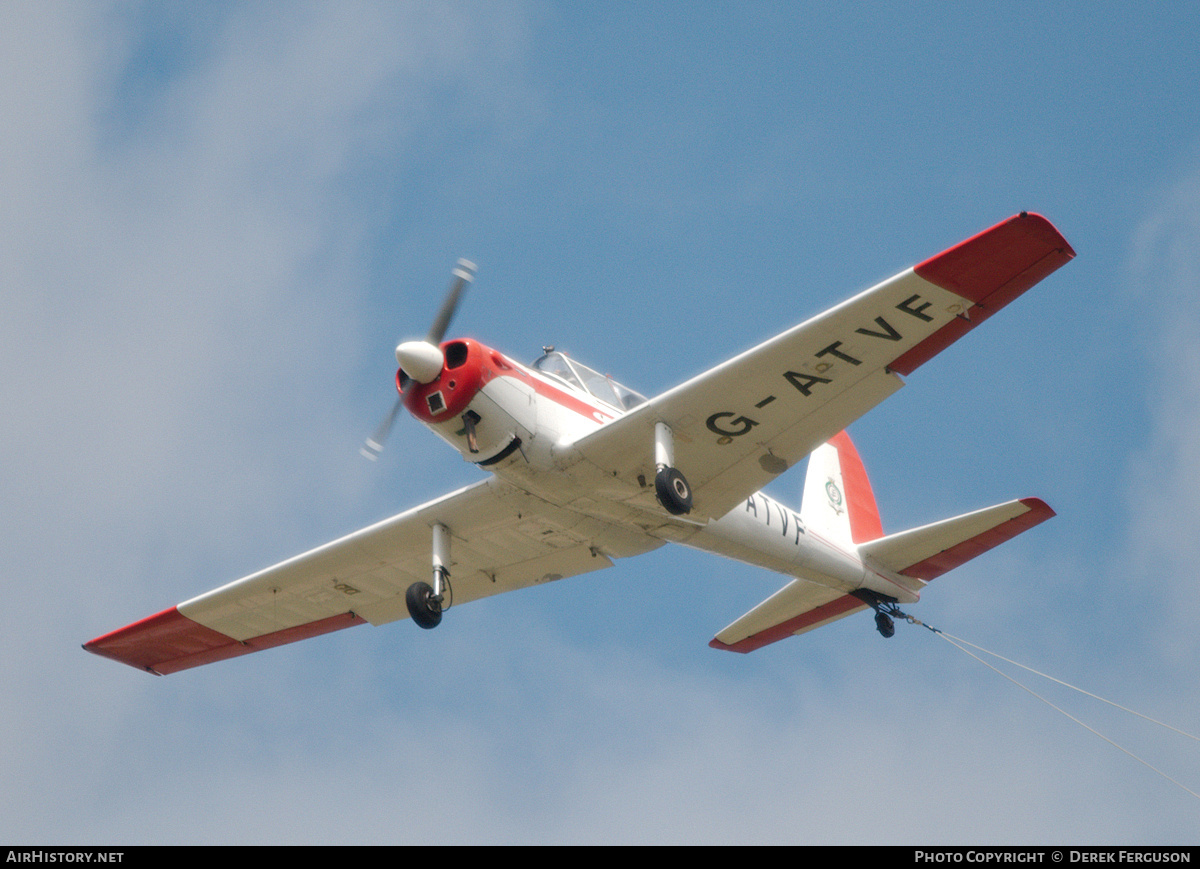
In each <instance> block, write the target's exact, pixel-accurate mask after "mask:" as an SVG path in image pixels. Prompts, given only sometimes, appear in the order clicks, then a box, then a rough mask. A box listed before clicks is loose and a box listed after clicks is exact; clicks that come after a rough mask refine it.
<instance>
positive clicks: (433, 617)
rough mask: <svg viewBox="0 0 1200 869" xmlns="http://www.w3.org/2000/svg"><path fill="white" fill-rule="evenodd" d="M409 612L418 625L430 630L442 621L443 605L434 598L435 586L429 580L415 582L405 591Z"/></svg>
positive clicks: (405, 600) (405, 601)
mask: <svg viewBox="0 0 1200 869" xmlns="http://www.w3.org/2000/svg"><path fill="white" fill-rule="evenodd" d="M404 603H405V604H407V605H408V614H409V616H410V617H411V618H412V620H413V621H414V622H416V623H417V627H421V628H424V629H425V630H427V631H428V630H430V629H432V628H436V627H437V626H438V625H440V624H441V623H442V605H441V604H440V603H439V602H438V601H435V600H434V599H433V586H431V585H430V584H429V583H427V582H414V583H413V584H412V585H410V586H409V587H408V591H406V592H405V593H404Z"/></svg>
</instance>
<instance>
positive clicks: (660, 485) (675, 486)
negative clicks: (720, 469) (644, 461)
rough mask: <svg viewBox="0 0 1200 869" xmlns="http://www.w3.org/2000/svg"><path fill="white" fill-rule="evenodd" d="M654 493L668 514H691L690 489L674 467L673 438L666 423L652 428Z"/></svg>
mask: <svg viewBox="0 0 1200 869" xmlns="http://www.w3.org/2000/svg"><path fill="white" fill-rule="evenodd" d="M654 466H655V468H656V471H655V474H654V493H655V494H656V495H657V496H658V503H660V504H662V505H663V509H665V510H666V511H667V512H668V513H671V514H672V515H675V516H682V515H683V514H685V513H690V512H692V487H691V486H689V485H688V481H687V480H686V479H685V478H684V476H683V474H681V473H680V472H679V470H678V469H677V468H676V467H675V436H674V434H672V432H671V428H670V426H668V425H667V424H666V423H662V422H660V423H656V424H655V426H654Z"/></svg>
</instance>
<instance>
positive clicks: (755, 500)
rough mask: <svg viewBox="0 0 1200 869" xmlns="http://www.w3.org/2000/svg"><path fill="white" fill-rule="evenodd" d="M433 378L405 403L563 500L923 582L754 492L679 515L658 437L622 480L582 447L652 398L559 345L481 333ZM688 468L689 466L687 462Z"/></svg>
mask: <svg viewBox="0 0 1200 869" xmlns="http://www.w3.org/2000/svg"><path fill="white" fill-rule="evenodd" d="M441 349H442V352H443V355H444V357H445V365H444V367H443V369H442V371H441V373H440V374H439V375H438V376H437V377H436V378H435V379H433V380H432V381H430V382H429V383H417V382H415V381H411V380H408V379H407V378H406V377H405V376H404V374H403V372H397V386H398V388H400V389H401V394H402V396H403V400H404V404H405V407H406V408H407V409H408V410H409V412H411V413H412V414H413V415H414V416H415V417H417V419H419V420H420V421H421V422H422V423H424V424H425V425H426V426H428V427H429V428H430V429H431V430H432V431H433V432H434V433H435V434H437V435H438V436H439V437H440V438H442V439H443V440H445V441H446V442H447V443H449V444H450V445H451V446H453V447H454V448H455V449H456V450H458V451H459V453H460V454H461V455H462V456H463V458H464V459H465V460H466V461H468V462H471V463H472V464H476V465H479V466H480V467H482V468H484V469H486V470H489V471H491V472H492V473H494V474H496V475H497V476H498V477H501V478H502V479H504V480H505V481H506V482H508V483H510V484H512V485H513V486H516V487H517V488H519V489H521V490H522V491H524V492H527V493H529V494H530V495H533V496H535V497H537V498H541V499H543V500H545V501H547V502H549V503H551V504H554V505H555V506H558V507H564V508H567V509H570V510H572V511H575V512H578V513H582V514H584V515H586V516H589V517H594V518H596V519H599V520H602V521H604V522H608V523H615V524H617V525H621V526H624V527H626V528H629V529H631V530H636V531H639V532H642V533H646V534H650V535H652V536H655V537H659V538H661V539H664V540H669V541H672V542H676V543H681V544H684V545H686V546H689V547H693V548H696V549H701V550H705V551H707V552H712V553H715V554H718V555H722V556H725V557H728V558H732V559H735V560H737V561H741V562H745V563H748V564H753V565H755V566H758V567H763V568H766V569H768V570H772V571H775V572H777V573H781V574H784V575H786V576H791V577H796V578H801V579H806V580H809V581H812V582H817V583H820V584H822V585H826V586H829V587H831V588H835V589H839V590H842V591H846V592H852V591H856V590H859V589H869V590H871V591H874V592H877V593H879V594H882V595H886V596H887V597H889V598H893V599H895V600H897V601H900V602H903V603H911V602H913V601H916V600H917V599H918V597H919V591H918V589H917V588H916V587H915V584H914V583H913V581H912V580H910V579H908V578H905V577H900V576H898V575H896V574H894V573H891V572H890V571H887V570H883V569H879V568H877V567H875V566H873V565H871V564H869V563H866V562H864V559H862V558H861V557H860V556H859V554H858V552H857V551H855V550H854V547H853V545H847V544H845V543H844V542H841V541H835V540H831V539H827V538H825V537H823V536H822V535H820V534H818V533H814V532H813V531H812V530H810V529H809V528H807V527H805V523H804V522H803V520H802V519H801V516H800V512H799V511H797V510H793V509H791V508H789V507H787V506H785V505H783V504H781V503H779V502H778V501H777V500H775V499H774V498H771V497H770V496H768V495H765V494H763V493H762V492H758V493H755V494H753V495H751V496H750V497H748V498H747V499H746V501H745V502H744V504H743V505H742V506H741V507H738V508H735V509H733V510H731V511H729V512H728V513H726V514H725V515H723V516H716V517H713V516H673V515H671V514H669V513H667V512H666V511H665V510H663V509H662V508H661V507H660V506H659V505H658V504H657V502H655V501H654V500H653V497H652V492H653V482H652V481H653V478H654V470H655V467H654V444H653V443H647V444H645V445H644V451H645V461H644V469H643V471H642V473H639V474H636V475H635V476H636V479H635V480H620V479H613V478H612V476H611V475H610V474H608V473H606V472H605V471H603V470H602V469H600V468H598V467H596V466H595V465H593V464H591V463H590V462H588V461H586V460H584V459H582V458H581V456H580V455H579V454H578V452H576V451H575V450H574V449H573V445H574V444H575V443H576V442H578V441H579V440H581V439H582V438H585V437H586V436H587V435H588V434H590V433H592V432H594V431H597V430H598V429H600V428H601V427H602V426H605V425H608V424H609V423H611V422H613V421H614V420H616V419H618V418H620V417H621V416H623V415H625V414H627V413H630V412H632V411H634V410H636V409H637V408H638V407H639V406H640V405H642V404H644V403H645V402H646V399H645V398H644V397H643V396H641V395H639V394H638V393H636V392H633V391H632V390H630V389H628V388H626V387H624V386H622V385H621V384H619V383H617V382H616V381H613V380H612V379H611V378H608V377H606V376H604V375H601V374H598V373H597V372H595V371H594V370H592V369H590V368H588V367H586V366H584V365H581V364H580V363H578V362H575V361H574V360H569V359H568V358H567V357H566V356H564V355H563V354H560V353H555V352H553V351H551V352H548V353H547V354H546V355H545V356H543V357H542V358H541V359H539V360H538V361H537V362H535V363H534V364H533V365H532V366H525V365H522V364H521V363H519V362H516V361H514V360H512V359H510V358H508V357H507V356H505V355H504V354H502V353H500V352H499V351H496V350H493V349H492V348H490V347H487V346H486V345H484V344H481V343H479V342H478V341H474V340H470V339H457V340H453V341H448V342H445V343H444V344H442V345H441ZM684 470H685V472H686V469H684Z"/></svg>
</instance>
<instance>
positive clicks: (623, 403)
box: [533, 349, 646, 410]
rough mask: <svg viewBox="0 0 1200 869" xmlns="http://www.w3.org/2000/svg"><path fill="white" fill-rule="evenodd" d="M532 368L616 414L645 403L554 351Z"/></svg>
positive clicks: (606, 378) (631, 393)
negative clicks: (567, 385) (581, 393)
mask: <svg viewBox="0 0 1200 869" xmlns="http://www.w3.org/2000/svg"><path fill="white" fill-rule="evenodd" d="M533 367H534V368H536V369H537V370H538V371H540V372H542V373H543V374H549V375H550V376H551V377H556V378H558V379H559V380H562V381H564V382H565V383H567V384H569V385H571V386H573V387H575V388H576V389H582V390H583V391H584V392H586V393H587V394H588V395H591V396H592V397H594V398H598V399H600V400H601V401H603V402H604V403H605V404H611V405H612V406H613V407H615V408H618V409H619V410H630V409H632V408H635V407H637V406H638V405H639V404H642V403H643V402H644V401H645V400H646V396H644V395H641V394H639V393H637V392H634V391H633V390H632V389H629V388H628V387H626V386H622V385H621V384H619V383H617V381H615V380H613V379H612V378H611V377H609V376H608V375H607V374H601V373H600V372H599V371H593V370H592V369H591V368H588V367H587V366H586V365H583V364H581V363H579V362H576V361H575V360H574V359H568V358H567V356H566V355H565V354H563V353H559V352H557V351H556V350H554V349H550V350H547V351H546V355H545V356H543V357H541V358H540V359H538V360H537V361H536V362H534V363H533Z"/></svg>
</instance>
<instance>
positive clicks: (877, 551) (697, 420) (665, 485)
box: [83, 212, 1075, 675]
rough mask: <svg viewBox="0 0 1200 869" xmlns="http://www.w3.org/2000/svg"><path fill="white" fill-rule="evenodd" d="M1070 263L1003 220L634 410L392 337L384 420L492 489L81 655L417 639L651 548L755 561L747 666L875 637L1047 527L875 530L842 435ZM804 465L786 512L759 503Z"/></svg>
mask: <svg viewBox="0 0 1200 869" xmlns="http://www.w3.org/2000/svg"><path fill="white" fill-rule="evenodd" d="M1074 256H1075V251H1074V250H1073V249H1072V248H1071V246H1070V245H1069V244H1068V243H1067V241H1066V239H1064V238H1063V236H1062V235H1061V234H1060V233H1059V231H1058V230H1057V229H1056V228H1055V227H1054V226H1053V225H1052V224H1051V223H1050V222H1049V221H1048V220H1046V218H1044V217H1042V216H1040V215H1037V214H1033V213H1030V212H1021V213H1020V214H1018V215H1015V216H1014V217H1011V218H1009V219H1008V220H1005V221H1003V222H1001V223H999V224H997V225H995V226H993V227H991V228H990V229H987V230H985V231H983V232H981V233H979V234H978V235H975V236H973V237H971V238H969V239H967V240H966V241H964V242H962V243H960V244H958V245H956V246H954V247H951V248H949V249H947V250H945V251H943V252H942V253H940V254H938V255H936V256H934V257H931V258H930V259H927V260H925V261H924V262H922V263H920V264H919V265H916V266H914V267H912V268H909V269H906V270H905V271H903V272H901V273H900V274H898V275H896V276H894V277H892V278H890V279H888V280H885V281H883V282H882V283H880V284H878V285H876V286H874V287H872V288H870V289H868V290H865V291H863V292H861V293H859V294H858V295H856V296H854V297H852V298H850V299H849V300H847V301H845V302H842V303H841V304H839V305H836V306H835V307H833V308H831V309H829V310H828V311H826V312H824V313H822V314H819V315H817V316H815V317H813V318H811V319H809V320H807V321H805V322H803V323H801V324H799V325H797V326H795V327H793V328H791V329H788V330H787V331H785V332H783V333H781V334H779V335H777V336H776V337H774V338H771V339H770V340H768V341H765V342H763V343H761V344H759V345H758V346H756V347H753V348H751V349H750V350H747V351H745V352H744V353H741V354H740V355H738V356H735V357H733V358H732V359H729V360H728V361H726V362H724V363H722V364H720V365H717V366H716V367H715V368H711V369H709V370H708V371H705V372H704V373H702V374H700V375H698V376H696V377H693V378H691V379H690V380H688V381H686V382H684V383H682V384H680V385H678V386H676V387H674V388H673V389H669V390H667V391H666V392H663V393H662V394H660V395H657V396H655V397H653V398H646V397H645V396H643V395H640V394H638V393H637V392H635V391H634V390H632V389H629V388H627V387H625V386H623V385H621V384H620V383H618V382H617V381H615V380H613V379H612V378H611V377H608V376H606V375H602V374H600V373H599V372H597V371H595V370H593V369H592V368H589V367H587V366H586V365H583V364H581V363H580V362H578V361H576V360H574V359H572V358H570V357H569V356H567V355H566V354H564V353H561V352H559V351H556V350H555V349H553V348H552V347H546V348H543V355H542V356H541V358H539V359H538V360H537V361H536V362H534V363H533V364H532V365H528V366H526V365H523V364H521V363H519V362H517V361H515V360H513V359H512V358H510V357H508V356H505V355H504V354H502V353H500V352H499V351H497V350H494V349H492V348H491V347H488V346H486V345H484V344H482V343H480V342H478V341H476V340H474V339H470V338H456V339H453V340H449V341H445V340H443V339H444V338H445V333H446V331H447V329H448V327H449V324H450V321H451V319H452V318H453V316H454V313H455V311H456V309H457V307H458V304H459V301H460V298H461V296H462V292H463V291H464V289H465V288H466V287H467V285H468V284H469V283H470V282H471V281H472V280H473V279H474V275H475V267H474V265H473V264H471V263H470V262H467V261H466V260H460V261H459V262H458V264H457V265H456V266H455V268H454V271H453V278H452V281H451V285H450V288H449V291H448V293H447V296H446V298H445V301H444V302H443V304H442V306H441V309H440V310H439V312H438V314H437V316H436V318H435V320H434V323H433V325H432V327H431V328H430V331H429V333H428V334H427V336H426V337H425V338H424V339H421V340H413V341H405V342H402V343H401V344H399V346H397V347H396V359H397V362H398V364H399V369H398V371H397V372H396V389H397V392H398V398H397V399H396V404H395V406H394V407H393V409H392V412H391V414H390V415H389V416H388V417H387V418H386V419H385V421H384V423H383V425H382V426H381V428H380V429H379V431H378V432H376V434H375V435H373V436H372V438H371V439H370V440H368V441H367V446H366V447H365V448H364V450H365V452H366V453H367V454H368V457H373V456H375V455H377V454H378V453H379V451H380V450H381V449H382V444H383V441H384V438H385V437H386V434H387V432H388V430H389V429H390V428H391V424H392V422H393V421H394V420H395V418H396V416H397V415H398V413H399V412H400V411H401V409H402V408H403V409H406V410H407V411H408V412H409V413H411V414H412V415H413V416H414V417H415V418H416V419H417V420H419V421H420V422H421V423H423V424H424V425H425V426H427V427H428V428H429V429H431V430H432V431H433V432H434V433H435V434H436V435H438V436H439V437H440V438H442V439H443V440H444V441H446V442H447V443H449V444H450V445H451V446H452V447H454V448H455V449H456V450H458V452H459V453H460V454H461V455H462V457H463V458H464V459H465V460H466V461H468V462H470V463H472V464H475V465H477V466H479V467H480V468H481V469H484V470H485V471H489V472H490V475H489V476H488V477H486V478H484V479H481V480H480V481H478V482H476V483H474V484H472V485H468V486H466V487H464V488H461V489H459V490H457V491H454V492H451V493H449V494H447V495H444V496H443V497H440V498H436V499H434V500H432V501H430V502H428V503H426V504H422V505H420V506H418V507H414V508H412V509H410V510H406V511H405V512H403V513H400V514H398V515H396V516H393V517H391V518H390V519H385V520H383V521H382V522H379V523H377V524H374V525H371V526H369V527H367V528H364V529H362V530H360V531H356V532H354V533H352V534H350V535H348V536H345V537H342V538H341V539H339V540H335V541H333V542H331V543H327V544H325V545H324V546H320V547H318V548H316V549H313V550H311V551H309V552H305V553H303V554H301V555H297V556H295V557H294V558H290V559H288V560H286V561H283V562H281V563H279V564H276V565H274V566H272V567H268V568H266V569H265V570H261V571H259V572H257V573H254V574H251V575H250V576H247V577H245V578H243V579H239V580H237V581H235V582H231V583H229V584H227V585H223V586H221V587H220V588H217V589H215V590H213V591H209V592H207V593H205V594H201V595H199V596H198V597H194V598H192V599H190V600H187V601H185V602H183V603H180V604H178V605H177V606H174V607H171V608H170V609H167V610H164V611H162V612H159V613H157V614H156V615H152V616H150V617H148V618H145V619H142V620H141V621H138V622H134V623H133V624H130V625H128V626H126V627H123V628H120V629H119V630H116V631H113V632H112V633H109V634H105V635H103V636H100V637H98V638H96V639H94V640H92V641H90V642H88V643H85V644H84V646H83V647H84V649H86V650H87V651H89V652H93V653H95V654H97V655H102V656H104V657H107V658H112V659H114V660H116V661H119V662H121V663H124V664H128V665H130V666H133V667H136V668H138V669H142V670H146V671H148V672H150V673H153V674H157V675H166V674H169V673H175V672H178V671H181V670H186V669H189V668H192V667H196V666H200V665H202V664H208V663H212V662H215V661H221V660H226V659H229V658H234V657H237V656H240V655H245V654H248V653H250V652H256V651H261V650H263V649H268V648H272V647H275V646H279V645H283V644H286V643H291V642H294V641H297V640H302V639H306V638H309V637H315V636H319V635H322V634H326V633H329V632H332V631H336V630H340V629H343V628H348V627H351V626H354V625H361V624H365V623H369V624H372V625H383V624H387V623H389V622H393V621H396V620H399V619H403V618H405V617H408V618H411V620H412V621H413V622H414V623H415V624H417V625H418V626H419V627H421V628H425V629H432V628H435V627H436V626H437V625H438V624H439V623H440V622H441V621H442V618H443V616H444V615H445V613H446V612H448V611H449V610H450V609H451V608H452V607H453V606H455V605H458V604H464V603H468V602H470V601H474V600H478V599H480V598H485V597H489V596H491V595H495V594H500V593H501V592H508V591H514V590H516V589H521V588H526V587H530V586H535V585H541V584H545V583H549V582H553V581H555V580H559V579H562V578H564V577H570V576H578V575H581V574H585V573H590V572H592V571H596V570H600V569H602V568H606V567H611V566H612V565H613V562H614V560H617V559H622V558H630V557H632V556H635V555H639V554H642V553H646V552H649V551H651V550H654V549H657V548H658V547H660V546H663V545H664V544H666V543H676V544H682V545H684V546H688V547H692V548H695V549H700V550H704V551H707V552H711V553H714V554H717V555H722V556H726V557H728V558H732V559H736V560H738V561H742V562H747V563H749V564H752V565H756V566H758V567H762V568H766V569H768V570H772V571H775V572H777V573H780V574H783V575H784V576H786V577H788V578H789V580H788V582H787V584H786V585H784V586H783V587H782V588H781V589H780V590H779V591H778V592H776V593H775V594H773V595H771V596H770V597H768V598H767V599H766V600H765V601H763V602H762V603H760V604H759V605H757V606H755V607H754V608H753V609H751V610H750V611H749V612H747V613H746V614H745V615H743V616H741V617H740V618H737V619H735V620H734V621H733V622H731V623H730V624H729V625H728V626H727V627H725V628H723V629H722V630H720V631H718V632H717V634H716V636H715V637H714V638H713V640H712V641H711V642H710V644H709V645H710V646H712V647H713V648H716V649H723V650H728V651H733V652H742V653H745V652H751V651H754V650H756V649H759V648H762V647H763V646H766V645H768V644H770V643H774V642H776V641H778V640H782V639H784V638H786V637H790V636H794V635H799V634H803V633H805V632H807V631H810V630H813V629H815V628H818V627H821V626H824V625H827V624H830V623H831V622H834V621H836V620H838V619H842V618H845V617H847V616H850V615H852V614H854V613H857V612H862V611H865V610H868V609H870V610H873V611H874V613H875V623H876V628H877V629H878V631H879V633H881V634H882V635H883V636H885V637H887V636H891V635H892V633H893V632H894V630H895V626H894V618H893V617H894V616H898V615H903V613H902V612H901V611H900V610H899V609H898V607H899V605H900V604H909V603H913V602H915V601H917V600H918V599H919V598H920V594H921V591H922V590H923V589H924V588H925V586H926V585H927V584H928V583H929V582H930V581H932V580H933V579H936V578H937V577H939V576H941V575H942V574H944V573H946V572H947V571H949V570H952V569H953V568H955V567H958V566H959V565H961V564H963V563H964V562H966V561H968V560H970V559H972V558H975V557H976V556H978V555H981V554H982V553H984V552H987V551H988V550H990V549H992V548H993V547H995V546H998V545H999V544H1001V543H1003V542H1004V541H1006V540H1009V539H1011V538H1013V537H1015V536H1016V535H1017V534H1020V533H1021V532H1023V531H1026V530H1028V529H1029V528H1032V527H1034V526H1036V525H1038V524H1040V523H1041V522H1044V521H1045V520H1046V519H1049V518H1050V517H1051V516H1053V515H1054V511H1053V510H1051V509H1050V507H1049V506H1047V505H1046V504H1045V502H1043V501H1042V500H1040V499H1038V498H1022V499H1019V500H1013V501H1009V502H1007V503H1003V504H999V505H997V506H994V507H988V508H986V509H982V510H978V511H975V512H972V513H967V514H965V515H961V516H957V517H954V518H951V519H945V520H942V521H940V522H935V523H933V524H930V525H925V526H922V527H918V528H913V529H910V530H907V531H900V532H898V533H892V534H884V531H883V527H882V523H881V520H880V516H879V510H878V507H877V505H876V502H875V496H874V493H873V491H872V489H871V484H870V481H869V479H868V477H867V473H866V470H865V468H864V466H863V462H862V459H861V458H860V456H859V454H858V452H857V450H856V449H855V447H854V444H853V443H852V442H851V440H850V438H849V435H848V434H847V433H846V431H845V429H846V427H847V426H848V425H849V424H850V423H852V422H853V421H854V420H856V419H858V418H859V417H860V416H862V415H863V414H864V413H866V412H867V411H868V410H870V409H871V408H872V407H874V406H875V405H877V404H879V403H880V402H882V401H883V400H884V399H885V398H887V397H889V396H890V395H892V393H894V392H896V391H897V390H898V389H899V388H900V387H901V386H902V385H903V384H904V381H903V379H902V378H903V377H908V376H909V375H911V374H912V372H913V371H915V370H916V369H917V368H918V367H920V366H921V365H922V364H924V363H925V362H927V361H928V360H929V359H931V358H932V357H933V356H935V355H936V354H937V353H939V352H941V351H942V350H944V349H945V348H946V347H948V346H949V345H950V344H952V343H953V342H955V341H957V340H958V339H959V338H961V337H962V336H963V335H965V334H966V333H967V332H969V331H970V330H972V329H974V328H975V327H976V326H978V325H979V324H980V323H982V322H983V321H984V320H986V319H987V318H988V317H990V316H991V315H993V314H994V313H996V311H998V310H999V309H1000V308H1002V307H1004V306H1005V305H1007V304H1008V303H1009V302H1012V301H1013V300H1014V299H1016V298H1017V297H1018V296H1020V295H1021V294H1022V293H1024V292H1025V291H1026V290H1028V289H1029V288H1030V287H1032V286H1033V285H1034V284H1036V283H1037V282H1038V281H1040V280H1042V279H1043V278H1045V277H1046V276H1047V275H1049V274H1051V273H1052V272H1054V271H1055V270H1056V269H1058V268H1059V267H1061V266H1063V265H1065V264H1066V263H1067V262H1069V261H1070V260H1071V259H1072V258H1073V257H1074ZM806 457H807V458H808V468H807V471H806V475H805V480H804V486H803V490H802V500H801V504H800V507H799V509H798V510H793V509H792V508H790V507H787V506H785V505H784V504H782V503H780V502H779V501H777V500H775V499H774V498H772V497H770V496H768V495H765V494H763V493H762V492H761V491H760V490H761V489H762V488H763V487H764V486H765V485H766V484H767V483H769V482H771V481H772V480H774V479H775V478H777V477H778V476H779V475H780V474H782V473H784V472H785V471H787V470H788V469H789V468H791V467H792V466H793V465H795V464H796V463H798V462H799V461H801V460H803V459H804V458H806Z"/></svg>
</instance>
